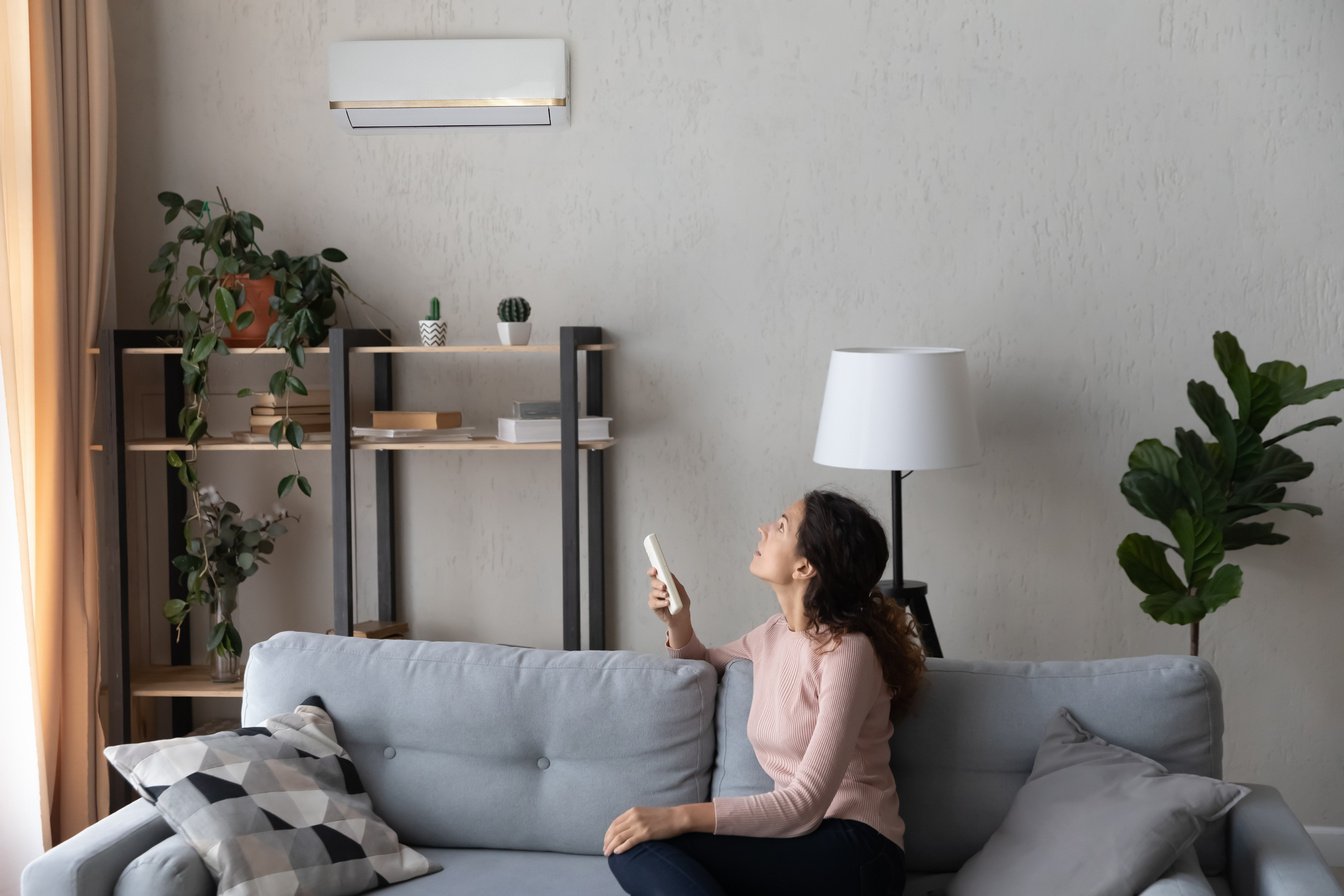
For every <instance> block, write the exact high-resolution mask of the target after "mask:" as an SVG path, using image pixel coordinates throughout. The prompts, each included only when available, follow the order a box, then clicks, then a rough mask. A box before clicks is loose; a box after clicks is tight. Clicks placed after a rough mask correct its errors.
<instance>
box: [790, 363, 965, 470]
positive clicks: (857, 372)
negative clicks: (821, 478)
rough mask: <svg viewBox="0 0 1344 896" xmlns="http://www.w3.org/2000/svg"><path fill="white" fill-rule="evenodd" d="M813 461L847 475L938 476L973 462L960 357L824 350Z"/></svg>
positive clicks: (963, 375)
mask: <svg viewBox="0 0 1344 896" xmlns="http://www.w3.org/2000/svg"><path fill="white" fill-rule="evenodd" d="M812 459H813V460H814V461H816V462H817V463H819V464H825V465H826V466H828V467H846V468H849V469H854V470H893V471H895V470H902V471H904V470H941V469H945V468H947V467H965V466H970V465H971V464H976V463H979V462H980V432H979V429H978V428H977V427H976V424H975V409H974V407H973V406H972V403H971V383H970V374H969V372H968V370H967V367H966V352H965V351H963V350H962V349H959V348H842V349H836V350H835V351H833V352H831V366H830V370H829V371H827V374H826V395H825V397H824V398H823V399H822V403H821V422H820V423H819V424H818V426H817V445H816V449H815V450H814V451H813V452H812Z"/></svg>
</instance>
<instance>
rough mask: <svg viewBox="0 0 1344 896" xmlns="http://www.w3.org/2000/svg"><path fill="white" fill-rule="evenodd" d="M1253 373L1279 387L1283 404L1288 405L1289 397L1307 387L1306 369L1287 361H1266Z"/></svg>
mask: <svg viewBox="0 0 1344 896" xmlns="http://www.w3.org/2000/svg"><path fill="white" fill-rule="evenodd" d="M1255 373H1256V375H1257V376H1262V377H1264V378H1265V379H1267V380H1270V381H1271V382H1273V383H1274V385H1276V386H1278V387H1279V397H1280V398H1281V399H1283V403H1284V404H1290V402H1289V401H1288V396H1289V395H1292V394H1294V393H1296V392H1301V391H1302V390H1303V389H1305V388H1306V387H1307V368H1305V367H1302V366H1300V365H1297V364H1290V363H1288V362H1287V361H1266V362H1265V363H1263V364H1261V365H1260V366H1259V367H1257V368H1255Z"/></svg>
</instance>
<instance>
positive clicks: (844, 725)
mask: <svg viewBox="0 0 1344 896" xmlns="http://www.w3.org/2000/svg"><path fill="white" fill-rule="evenodd" d="M820 678H821V680H820V684H819V688H818V694H817V719H816V725H815V727H814V728H813V730H812V736H811V738H810V739H809V740H808V743H807V749H806V750H805V751H804V753H803V758H802V760H801V761H800V762H799V764H798V771H797V773H796V774H795V775H794V777H793V780H792V781H790V782H789V783H788V784H786V785H784V786H782V787H776V789H774V790H773V791H770V792H769V793H761V794H756V795H754V796H741V797H715V798H714V801H713V802H714V833H715V834H737V835H742V836H751V837H797V836H800V835H802V834H806V833H809V832H811V831H813V830H815V829H816V828H817V826H818V825H819V824H821V821H822V818H823V817H824V816H825V813H826V810H827V808H829V807H830V805H831V802H832V801H833V800H834V799H835V794H836V791H838V790H839V789H840V783H841V781H843V780H844V776H845V770H846V769H847V768H848V767H849V764H850V761H851V760H852V759H853V758H854V751H855V749H856V746H857V743H858V738H859V729H860V728H861V727H862V726H863V720H864V718H865V716H866V715H867V714H868V711H869V710H870V709H871V708H872V706H873V702H874V701H875V700H877V698H878V696H879V691H880V690H881V688H882V687H883V686H884V685H883V679H882V671H881V666H880V664H879V663H878V662H877V655H876V654H875V653H874V652H873V647H872V644H871V643H870V642H869V640H868V639H867V638H864V637H846V638H843V639H842V640H841V642H840V644H839V645H838V646H837V647H836V648H835V649H834V650H832V651H831V652H829V653H828V654H826V655H825V656H824V657H823V659H822V664H821V668H820Z"/></svg>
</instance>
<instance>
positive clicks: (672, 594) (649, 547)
mask: <svg viewBox="0 0 1344 896" xmlns="http://www.w3.org/2000/svg"><path fill="white" fill-rule="evenodd" d="M644 551H645V552H646V553H647V554H648V555H649V562H650V563H652V564H653V568H654V569H656V570H658V578H660V579H662V580H663V584H664V585H666V586H667V612H669V613H671V614H672V615H673V616H675V615H677V614H678V613H680V612H681V593H680V592H678V591H677V583H676V581H675V580H674V579H673V578H672V575H671V573H669V572H668V571H667V558H666V557H664V556H663V549H662V547H660V546H659V544H658V536H657V535H652V534H650V535H647V536H645V538H644Z"/></svg>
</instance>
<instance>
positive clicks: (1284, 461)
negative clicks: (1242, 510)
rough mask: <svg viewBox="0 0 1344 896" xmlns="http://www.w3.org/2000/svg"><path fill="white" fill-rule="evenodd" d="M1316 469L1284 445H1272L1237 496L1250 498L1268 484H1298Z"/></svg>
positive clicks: (1266, 450)
mask: <svg viewBox="0 0 1344 896" xmlns="http://www.w3.org/2000/svg"><path fill="white" fill-rule="evenodd" d="M1315 469H1316V465H1315V464H1313V463H1311V462H1310V461H1305V460H1303V459H1302V457H1301V455H1299V454H1298V453H1297V452H1295V451H1293V450H1292V449H1290V448H1285V447H1283V446H1282V445H1270V446H1269V447H1267V448H1266V449H1265V454H1264V456H1263V457H1262V458H1261V459H1260V464H1259V466H1257V467H1256V469H1255V471H1254V475H1252V476H1251V477H1250V478H1249V479H1247V480H1245V481H1244V482H1242V483H1241V484H1240V485H1238V486H1237V488H1236V490H1235V494H1236V495H1238V496H1240V495H1246V496H1248V497H1249V496H1250V495H1252V494H1255V493H1256V491H1257V489H1259V488H1260V487H1261V486H1264V485H1267V484H1278V483H1282V482H1297V481H1299V480H1302V479H1306V478H1307V477H1308V476H1310V475H1311V473H1312V471H1313V470H1315Z"/></svg>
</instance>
